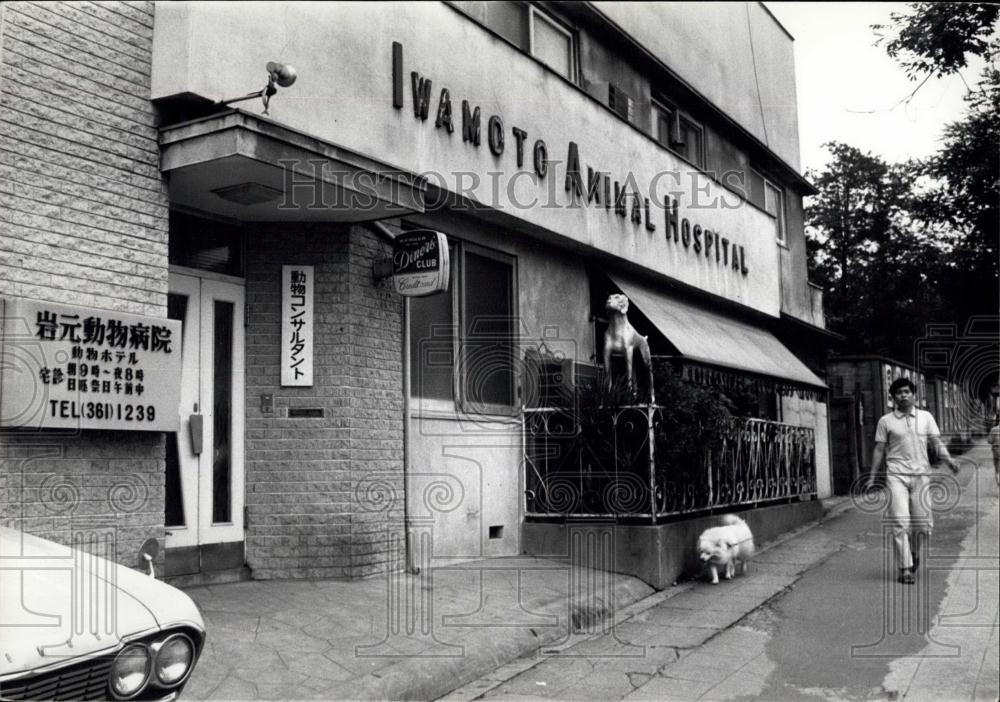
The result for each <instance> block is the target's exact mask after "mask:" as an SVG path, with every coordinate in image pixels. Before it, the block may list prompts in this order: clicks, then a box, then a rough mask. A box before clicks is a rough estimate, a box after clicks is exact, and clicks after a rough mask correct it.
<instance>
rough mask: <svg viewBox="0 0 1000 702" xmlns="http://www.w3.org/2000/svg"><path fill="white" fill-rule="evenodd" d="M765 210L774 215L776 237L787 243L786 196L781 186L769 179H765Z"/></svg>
mask: <svg viewBox="0 0 1000 702" xmlns="http://www.w3.org/2000/svg"><path fill="white" fill-rule="evenodd" d="M764 211H765V212H767V213H768V214H769V215H771V216H772V217H774V238H775V240H776V241H777V242H778V243H779V244H781V245H784V244H785V198H784V193H783V192H782V190H781V188H779V187H778V186H776V185H775V184H774V183H772V182H771V181H769V180H765V181H764Z"/></svg>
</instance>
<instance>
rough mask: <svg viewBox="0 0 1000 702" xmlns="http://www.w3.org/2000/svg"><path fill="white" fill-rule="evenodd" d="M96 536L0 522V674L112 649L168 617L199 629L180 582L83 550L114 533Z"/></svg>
mask: <svg viewBox="0 0 1000 702" xmlns="http://www.w3.org/2000/svg"><path fill="white" fill-rule="evenodd" d="M99 536H100V537H103V536H104V535H103V534H101V535H96V534H95V535H94V538H91V533H90V532H88V534H87V538H86V539H83V540H81V543H80V544H79V545H81V546H82V547H83V549H84V550H81V549H77V548H70V547H68V546H63V545H60V544H57V543H55V542H52V541H48V540H46V539H40V538H38V537H35V536H31V535H29V534H25V533H23V532H20V531H15V530H12V529H8V528H5V527H0V602H2V603H3V607H2V611H0V676H3V675H9V674H12V673H18V672H21V671H25V670H32V669H34V668H38V667H42V666H48V665H53V664H56V663H59V662H61V661H63V660H65V659H66V658H68V657H70V658H77V657H79V656H86V655H88V654H92V653H96V652H99V651H104V650H108V649H114V648H115V647H117V646H118V645H119V644H120V643H121V642H122V641H123V640H126V639H129V638H132V637H135V636H137V635H142V634H144V633H149V632H153V631H156V630H158V629H162V628H165V627H168V626H171V625H180V624H186V625H189V626H192V627H194V628H196V629H198V630H199V631H204V624H203V622H202V619H201V615H200V614H199V613H198V609H197V607H196V606H195V604H194V603H193V602H192V601H191V598H189V597H188V596H187V595H185V594H184V593H183V592H181V591H180V590H178V589H176V588H174V587H171V586H170V585H167V584H165V583H162V582H159V581H158V580H156V579H154V578H151V577H149V576H148V575H145V574H143V573H139V572H137V571H135V570H132V569H131V568H127V567H125V566H121V565H118V564H116V563H114V562H112V561H109V560H106V559H104V558H99V557H97V556H92V555H90V553H87V552H85V551H90V552H92V551H101V550H102V547H104V546H105V545H109V546H110V547H111V548H113V546H114V541H113V539H110V538H109V539H103V538H98V537H99ZM109 550H110V549H109Z"/></svg>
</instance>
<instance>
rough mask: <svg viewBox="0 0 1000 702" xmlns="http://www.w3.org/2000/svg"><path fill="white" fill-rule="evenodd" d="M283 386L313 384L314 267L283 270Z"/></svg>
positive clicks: (290, 267) (288, 267) (284, 267)
mask: <svg viewBox="0 0 1000 702" xmlns="http://www.w3.org/2000/svg"><path fill="white" fill-rule="evenodd" d="M281 384H282V386H306V387H309V386H311V385H312V384H313V267H312V266H282V267H281Z"/></svg>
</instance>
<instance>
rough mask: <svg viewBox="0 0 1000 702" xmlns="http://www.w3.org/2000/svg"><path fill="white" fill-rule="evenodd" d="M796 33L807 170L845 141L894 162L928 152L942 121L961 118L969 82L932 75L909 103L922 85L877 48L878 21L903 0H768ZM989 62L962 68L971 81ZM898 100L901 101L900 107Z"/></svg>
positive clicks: (933, 148)
mask: <svg viewBox="0 0 1000 702" xmlns="http://www.w3.org/2000/svg"><path fill="white" fill-rule="evenodd" d="M764 4H765V5H766V6H767V8H768V9H769V10H770V11H771V13H772V14H773V15H774V16H775V17H776V18H777V19H778V21H779V22H781V24H782V26H784V28H785V29H786V30H788V32H789V33H790V34H791V35H792V36H793V37H794V38H795V44H794V47H795V74H796V84H797V85H796V91H797V95H798V106H799V144H800V150H801V159H802V170H803V172H805V170H806V169H807V168H813V169H819V168H822V166H823V165H824V164H825V163H826V161H827V160H828V159H829V154H828V152H827V151H826V150H825V149H824V148H823V147H822V145H823V144H824V143H825V142H828V141H841V142H844V143H847V144H850V145H852V146H855V147H858V148H859V149H861V150H862V151H870V152H872V153H873V154H876V155H879V156H882V157H883V158H884V159H885V160H887V161H890V162H895V161H903V160H906V159H907V158H911V157H914V158H915V157H923V156H929V155H930V154H932V153H934V152H935V151H936V150H937V142H938V140H939V139H940V137H941V129H942V127H943V126H944V125H945V124H946V123H947V122H950V121H955V120H957V119H959V118H960V117H961V115H962V113H963V110H964V103H963V102H962V97H963V96H964V95H965V94H966V92H967V89H966V87H965V83H963V82H962V78H961V77H959V76H957V75H955V76H949V77H946V78H942V79H931V80H929V81H928V82H927V83H926V84H925V85H924V86H923V87H922V88H921V89H920V90H919V91H918V92H917V93H916V95H915V96H914V97H913V99H912V100H911V101H910V102H909V103H908V104H901V101H903V100H904V98H906V97H907V96H908V95H909V94H910V93H911V92H912V91H913V89H914V88H915V87H916V86H917V85H918V83H919V81H917V82H910V81H909V80H908V79H907V77H906V73H905V72H904V70H903V68H902V67H901V66H900V65H899V64H898V63H896V61H895V60H894V59H891V58H890V57H889V56H888V54H886V53H885V49H884V48H883V47H875V46H874V42H875V39H876V36H875V33H874V31H873V30H872V29H871V25H873V24H889V15H890V13H892V12H900V13H906V12H908V8H907V6H906V5H905V4H904V3H888V2H886V3H883V2H855V3H832V2H765V3H764ZM981 66H982V63H981V62H979V63H976V64H974V65H970V66H969V67H967V68H965V69H963V71H962V74H963V75H964V77H965V80H966V81H967V82H968V83H969V85H974V84H975V82H976V81H977V79H978V77H979V69H980V67H981ZM894 106H895V107H894Z"/></svg>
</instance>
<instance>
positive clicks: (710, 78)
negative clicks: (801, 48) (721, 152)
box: [596, 2, 800, 170]
mask: <svg viewBox="0 0 1000 702" xmlns="http://www.w3.org/2000/svg"><path fill="white" fill-rule="evenodd" d="M596 5H597V7H598V9H600V10H601V12H603V13H604V14H605V15H607V16H608V17H609V18H610V19H611V20H612V21H614V22H615V23H616V24H618V25H619V26H620V27H622V28H623V29H624V30H625V31H626V32H628V33H629V34H631V35H632V36H633V37H635V38H636V39H637V40H638V41H639V42H640V43H642V44H643V46H645V47H646V48H647V49H649V50H650V51H651V52H652V53H653V54H654V55H656V56H657V57H658V58H659V59H660V60H661V61H662V62H663V63H665V64H666V65H667V66H669V67H670V68H671V69H672V70H673V71H675V72H676V73H677V74H678V75H680V77H681V78H683V79H684V80H685V81H687V82H688V83H689V84H690V85H691V86H693V87H694V88H695V89H696V90H697V91H698V92H699V93H701V94H702V95H704V96H705V97H706V98H708V99H709V100H710V101H711V102H712V103H713V104H715V105H716V106H717V107H719V108H720V109H721V110H722V111H723V112H725V113H727V114H728V115H729V116H730V117H732V118H733V119H734V120H736V121H737V122H738V123H739V124H740V125H741V126H742V127H743V128H744V129H746V130H747V131H748V132H750V133H751V134H753V135H754V136H755V137H757V139H759V140H760V141H761V142H762V143H764V144H765V145H766V146H768V147H769V148H770V149H771V150H772V151H774V152H775V153H777V154H778V156H780V157H781V158H782V159H783V160H784V161H785V162H786V163H787V164H788V165H790V166H791V167H792V168H794V169H795V170H799V168H800V164H799V132H798V104H797V101H796V93H795V60H794V55H793V51H792V42H793V40H792V38H791V37H790V36H789V35H788V34H787V33H786V32H785V30H784V29H782V28H781V26H780V25H779V24H778V23H777V21H776V20H775V19H774V18H773V17H772V16H771V15H770V13H768V12H767V11H766V10H765V9H764V8H763V7H761V6H760V4H759V3H756V2H713V3H701V2H597V3H596Z"/></svg>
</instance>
